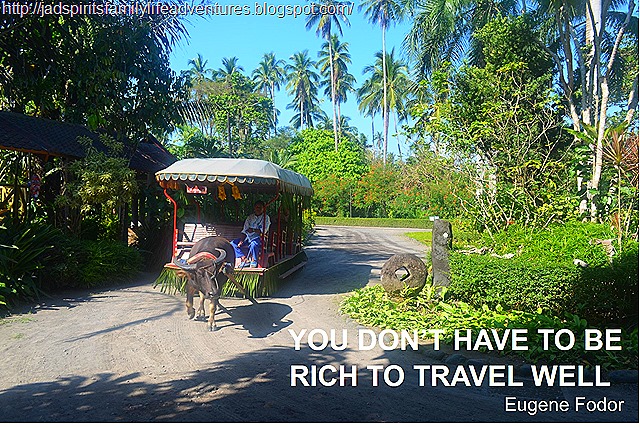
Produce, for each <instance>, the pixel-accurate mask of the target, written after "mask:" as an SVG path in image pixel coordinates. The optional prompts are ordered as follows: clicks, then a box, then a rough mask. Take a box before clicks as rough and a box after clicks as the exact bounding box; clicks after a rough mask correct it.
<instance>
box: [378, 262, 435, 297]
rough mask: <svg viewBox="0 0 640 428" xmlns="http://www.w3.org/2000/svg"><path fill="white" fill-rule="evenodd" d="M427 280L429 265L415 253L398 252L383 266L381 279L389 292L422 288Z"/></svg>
mask: <svg viewBox="0 0 640 428" xmlns="http://www.w3.org/2000/svg"><path fill="white" fill-rule="evenodd" d="M426 280H427V267H426V266H425V264H424V262H423V261H422V260H420V258H419V257H416V256H414V255H413V254H396V255H394V256H391V258H390V259H389V260H387V261H386V262H385V264H384V265H383V266H382V272H381V274H380V281H382V286H383V287H384V289H385V290H386V291H387V293H397V292H399V291H401V290H402V289H403V288H405V287H407V288H410V289H421V288H422V287H424V284H425V282H426Z"/></svg>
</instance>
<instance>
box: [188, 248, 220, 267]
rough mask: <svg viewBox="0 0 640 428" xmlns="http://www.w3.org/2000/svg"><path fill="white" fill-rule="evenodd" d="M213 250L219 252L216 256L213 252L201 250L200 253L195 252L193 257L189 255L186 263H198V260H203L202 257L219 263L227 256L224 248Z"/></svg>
mask: <svg viewBox="0 0 640 428" xmlns="http://www.w3.org/2000/svg"><path fill="white" fill-rule="evenodd" d="M215 250H216V251H218V252H219V253H220V254H219V255H218V256H217V257H216V256H214V255H213V254H211V253H210V252H208V251H203V252H201V253H198V254H196V255H195V256H193V257H190V258H189V259H188V260H187V263H188V264H190V265H192V264H195V263H198V262H199V261H200V260H204V259H212V260H213V261H214V263H220V262H221V261H223V260H224V259H225V258H226V257H227V252H226V251H225V250H223V249H222V248H216V249H215Z"/></svg>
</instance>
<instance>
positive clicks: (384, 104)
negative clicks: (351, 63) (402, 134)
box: [382, 23, 389, 165]
mask: <svg viewBox="0 0 640 428" xmlns="http://www.w3.org/2000/svg"><path fill="white" fill-rule="evenodd" d="M385 31H386V26H385V24H384V23H383V24H382V121H383V126H384V131H383V132H384V134H383V138H384V151H383V155H382V164H383V165H386V164H387V141H388V139H389V137H388V136H389V108H388V106H387V47H386V42H385Z"/></svg>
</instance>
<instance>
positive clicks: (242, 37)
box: [171, 0, 409, 155]
mask: <svg viewBox="0 0 640 428" xmlns="http://www.w3.org/2000/svg"><path fill="white" fill-rule="evenodd" d="M218 3H219V4H220V5H230V4H233V5H247V6H248V7H249V8H250V10H251V11H254V10H255V5H256V2H255V1H253V2H242V1H239V2H235V3H234V2H227V1H219V2H218ZM359 3H360V2H359V1H357V2H356V5H355V6H354V8H353V14H352V15H351V16H349V21H350V23H351V26H349V27H347V26H343V36H342V37H341V40H342V41H346V42H348V43H349V51H350V53H351V59H352V64H351V68H350V72H351V73H352V74H353V75H354V76H355V77H356V79H357V86H359V85H360V84H361V83H362V82H363V81H364V79H365V76H364V75H363V74H362V69H363V68H364V67H365V66H367V65H369V64H371V63H373V61H374V55H375V53H376V52H378V51H380V50H381V49H382V36H381V32H380V28H379V27H374V26H373V25H372V24H370V23H369V22H367V20H366V19H365V18H364V16H363V14H362V13H361V12H359V11H358V5H359ZM258 4H260V5H264V2H258ZM267 4H268V5H272V6H275V5H296V4H297V5H308V4H309V2H305V1H304V0H298V1H286V0H284V1H278V0H275V1H273V2H267ZM305 18H306V17H305V16H298V17H296V18H294V17H293V16H288V17H284V18H278V17H277V16H256V15H252V16H220V15H218V16H208V17H206V18H199V17H192V18H190V19H189V22H188V23H187V29H188V31H189V35H190V38H189V40H188V42H183V43H182V44H180V45H179V46H177V47H176V48H175V49H174V51H173V53H172V55H171V68H172V69H173V70H175V71H176V72H179V71H181V70H186V69H188V68H189V66H188V61H189V59H191V58H194V57H196V56H197V54H201V55H202V56H203V57H204V58H205V59H207V60H208V63H207V67H208V68H213V69H218V68H220V67H221V66H222V64H221V61H222V58H225V57H233V56H236V57H238V58H239V64H240V65H241V66H242V67H243V68H244V70H245V74H247V75H250V74H251V72H252V71H253V70H254V69H255V68H256V66H257V65H258V63H259V62H260V60H261V58H262V55H263V54H264V53H267V52H275V54H276V57H277V58H278V59H284V60H285V61H288V60H289V57H290V56H291V55H293V54H294V53H295V52H299V51H303V50H305V49H307V50H308V51H309V55H310V56H311V57H312V58H313V59H314V60H317V53H318V51H319V50H320V47H321V45H322V42H323V40H321V39H320V38H319V37H318V36H316V34H315V31H312V30H310V31H307V30H305V22H306V21H305ZM408 28H409V26H408V24H406V23H404V24H400V25H396V26H394V27H392V28H390V29H389V30H388V32H387V49H388V50H389V51H390V50H391V49H392V48H394V47H395V51H396V54H398V53H402V52H401V45H402V40H403V39H404V36H405V34H406V33H407V31H408ZM323 98H326V99H325V102H324V103H323V104H322V108H323V110H324V111H325V112H326V113H327V114H329V115H330V114H331V102H330V97H323ZM290 101H291V100H290V97H289V95H288V94H287V93H286V91H285V90H284V88H281V90H280V91H279V92H278V93H277V94H276V107H277V108H278V109H279V110H280V118H279V125H280V126H284V125H288V124H289V120H290V119H291V116H292V115H293V111H292V110H288V109H287V108H286V106H287V104H288V103H289V102H290ZM342 114H343V115H345V116H347V117H349V118H350V119H351V120H350V124H351V125H353V126H356V127H357V128H358V129H359V130H360V132H363V133H365V134H366V135H367V137H368V139H369V141H370V140H371V119H370V118H364V117H362V116H361V115H360V113H359V112H358V107H357V102H356V101H355V96H353V95H352V96H350V97H349V100H348V101H347V103H346V104H344V105H343V106H342ZM375 127H376V132H378V131H381V130H382V120H381V119H380V118H377V119H376V125H375ZM393 132H394V130H393V121H391V122H390V130H389V134H390V135H391V134H392V133H393ZM401 140H403V139H401ZM401 147H402V151H403V155H404V154H405V153H406V151H407V149H408V148H407V147H406V145H403V146H401ZM389 151H390V152H393V153H397V152H398V148H397V142H396V139H395V138H391V137H390V140H389Z"/></svg>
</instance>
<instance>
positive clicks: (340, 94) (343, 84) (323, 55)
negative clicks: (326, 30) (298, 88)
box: [318, 34, 356, 133]
mask: <svg viewBox="0 0 640 428" xmlns="http://www.w3.org/2000/svg"><path fill="white" fill-rule="evenodd" d="M330 52H331V53H333V87H332V86H331V73H330V72H329V73H328V70H329V68H330V67H331V62H332V61H331V59H332V58H331V57H330ZM318 56H319V57H320V60H319V61H318V66H319V68H320V72H321V73H322V74H324V75H325V80H323V81H322V82H321V84H322V85H323V86H325V91H324V93H325V95H327V96H331V92H332V89H333V92H334V95H335V104H336V110H337V117H341V112H340V105H341V104H343V103H345V102H346V101H347V96H348V94H349V92H352V91H353V90H354V87H353V86H354V84H355V82H356V78H355V77H354V76H353V74H351V73H349V70H348V68H349V64H351V54H350V53H349V43H346V42H345V43H341V42H340V40H339V39H338V36H337V35H335V34H334V35H333V36H331V40H330V41H327V42H324V43H323V44H322V50H321V51H320V52H319V53H318ZM341 122H342V121H341V120H339V121H338V133H341V132H342V126H341V125H342V123H341Z"/></svg>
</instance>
